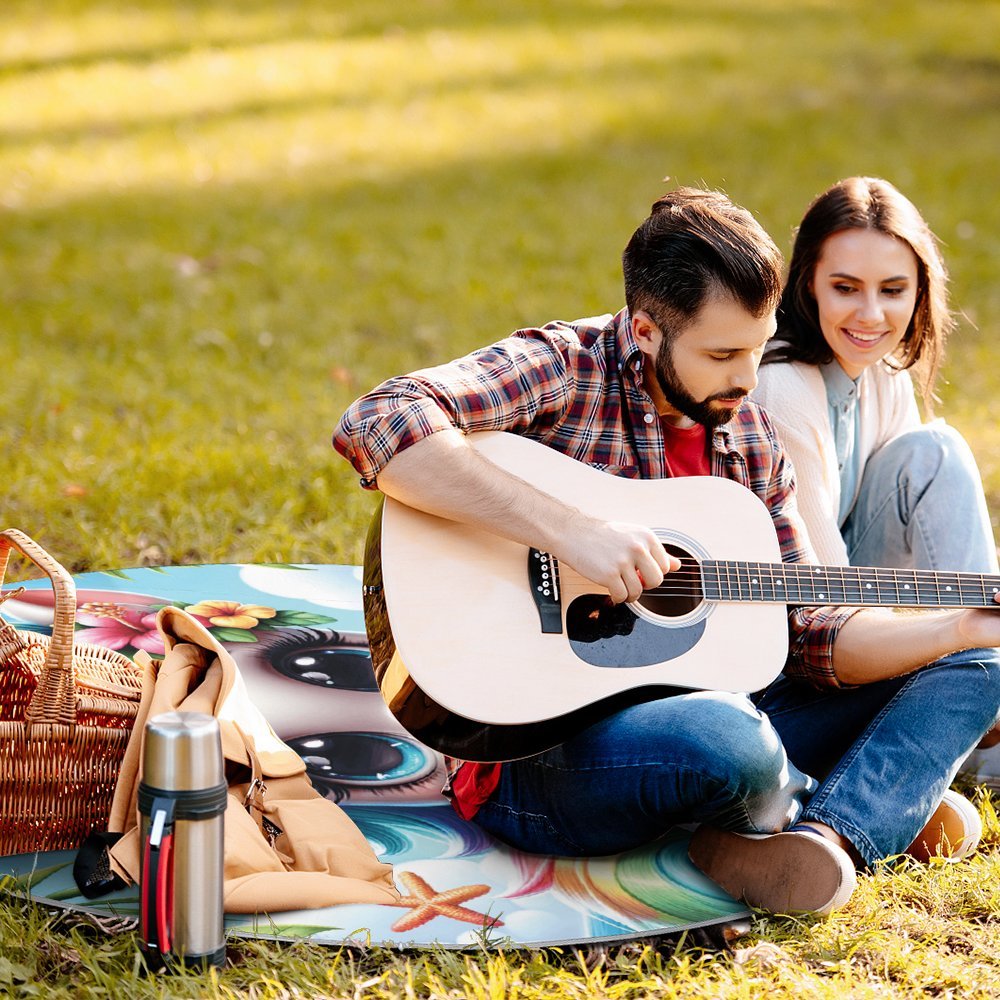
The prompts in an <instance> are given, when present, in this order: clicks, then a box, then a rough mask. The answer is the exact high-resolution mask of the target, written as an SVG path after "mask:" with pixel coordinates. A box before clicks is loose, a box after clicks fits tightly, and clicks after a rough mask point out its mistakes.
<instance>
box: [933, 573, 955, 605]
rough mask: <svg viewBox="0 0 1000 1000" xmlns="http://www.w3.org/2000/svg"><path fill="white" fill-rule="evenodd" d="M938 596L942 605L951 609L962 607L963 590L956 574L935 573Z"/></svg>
mask: <svg viewBox="0 0 1000 1000" xmlns="http://www.w3.org/2000/svg"><path fill="white" fill-rule="evenodd" d="M934 575H935V577H936V578H937V587H938V595H939V597H940V601H941V603H942V604H944V605H947V606H949V607H955V606H959V607H960V606H961V604H962V590H961V583H960V582H959V579H958V575H957V574H956V573H935V574H934Z"/></svg>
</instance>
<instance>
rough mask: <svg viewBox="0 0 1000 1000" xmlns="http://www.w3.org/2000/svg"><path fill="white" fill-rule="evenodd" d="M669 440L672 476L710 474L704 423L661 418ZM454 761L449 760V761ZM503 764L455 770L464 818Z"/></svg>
mask: <svg viewBox="0 0 1000 1000" xmlns="http://www.w3.org/2000/svg"><path fill="white" fill-rule="evenodd" d="M660 426H661V427H662V428H663V437H664V440H665V441H666V448H665V451H666V455H665V461H666V464H667V470H668V471H669V473H670V477H671V478H675V477H681V476H708V475H711V465H710V463H709V457H708V444H709V437H708V431H707V430H706V428H705V427H704V426H703V425H702V424H695V425H694V426H693V427H675V426H673V424H668V423H667V422H666V421H665V420H663V419H662V418H661V420H660ZM450 763H451V761H449V764H450ZM502 767H503V764H478V763H472V762H471V761H470V762H467V763H464V764H462V765H461V766H460V767H459V768H458V770H457V771H456V772H454V774H453V776H452V780H451V804H452V808H453V809H454V810H455V812H457V813H458V815H459V816H461V817H462V819H472V817H473V816H475V815H476V813H477V812H478V811H479V807H480V806H481V805H482V804H483V803H484V802H485V801H486V800H487V799H488V798H489V797H490V796H491V795H492V794H493V792H494V791H495V790H496V787H497V785H498V784H499V783H500V769H501V768H502Z"/></svg>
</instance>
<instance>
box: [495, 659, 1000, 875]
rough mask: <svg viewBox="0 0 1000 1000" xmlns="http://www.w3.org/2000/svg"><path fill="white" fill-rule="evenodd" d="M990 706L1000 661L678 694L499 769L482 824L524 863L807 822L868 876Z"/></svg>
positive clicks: (901, 842) (995, 698)
mask: <svg viewBox="0 0 1000 1000" xmlns="http://www.w3.org/2000/svg"><path fill="white" fill-rule="evenodd" d="M754 701H756V705H755V704H754ZM998 704H1000V656H998V654H997V651H996V650H967V651H965V652H963V653H956V654H953V655H952V656H949V657H946V658H944V659H943V660H939V661H938V662H937V663H934V664H931V665H930V666H928V667H924V668H923V669H922V670H919V671H916V672H915V673H912V674H908V675H906V676H905V677H900V678H894V679H892V680H888V681H880V682H877V683H874V684H867V685H863V686H861V687H856V688H847V689H833V688H831V689H825V690H819V689H816V688H813V687H811V686H809V685H806V684H802V683H800V682H797V681H791V680H788V679H787V678H780V679H779V680H777V681H775V682H774V683H773V684H771V685H770V686H769V687H768V688H767V689H766V690H765V691H764V692H762V693H760V694H759V695H758V696H756V698H755V699H753V700H751V699H750V698H748V697H747V696H745V695H736V694H726V693H718V692H698V693H685V694H679V695H675V696H673V697H669V698H663V699H660V700H658V701H652V702H648V703H646V704H642V705H636V706H633V707H631V708H628V709H626V710H625V711H622V712H619V713H618V714H616V715H614V716H611V717H610V718H608V719H605V720H603V721H602V722H600V723H598V724H596V725H594V726H591V727H590V728H589V729H587V730H585V731H584V732H582V733H580V734H579V735H577V736H575V737H574V738H572V739H571V740H569V741H568V742H566V743H564V744H562V745H561V746H558V747H555V748H554V749H552V750H548V751H546V752H545V753H543V754H539V755H538V756H535V757H529V758H527V759H525V760H520V761H513V762H510V763H508V764H505V765H504V767H503V771H502V776H501V780H500V784H499V786H498V788H497V789H496V791H495V792H494V793H493V795H492V796H491V798H490V799H489V800H488V801H487V802H486V803H485V804H484V805H483V807H482V808H481V809H480V811H479V813H478V814H477V816H476V822H477V823H478V824H479V825H480V826H482V827H483V828H484V829H486V830H488V831H489V832H490V833H492V834H494V835H495V836H497V837H499V838H500V839H501V840H503V841H506V842H507V843H510V844H513V845H514V846H515V847H518V848H520V849H521V850H524V851H529V852H533V853H538V854H556V855H571V856H573V855H575V856H582V855H596V854H612V853H618V852H620V851H625V850H630V849H632V848H635V847H638V846H640V845H642V844H645V843H648V842H649V841H651V840H654V839H655V838H656V837H658V836H660V835H661V834H663V833H665V832H666V831H667V830H668V829H670V827H672V826H674V825H677V824H683V823H710V824H712V825H714V826H720V827H724V828H726V829H730V830H736V831H737V832H742V833H770V832H775V831H778V830H781V829H784V828H785V827H786V826H788V825H789V824H790V823H792V822H794V821H795V820H797V819H799V818H800V817H801V818H803V819H812V820H818V821H820V822H823V823H826V824H827V825H829V826H831V827H833V829H835V830H837V831H838V832H839V833H841V834H843V835H844V836H845V837H847V838H848V840H850V841H851V843H852V844H853V845H854V846H855V848H856V849H857V851H858V853H859V854H860V856H861V857H862V858H863V859H864V861H865V862H866V863H868V864H873V863H874V862H876V861H878V860H879V859H881V858H885V857H887V856H889V855H892V854H899V853H902V852H903V851H904V850H905V849H906V848H907V847H908V846H909V845H910V843H911V842H912V841H913V840H914V838H915V837H916V835H917V833H919V832H920V830H921V829H922V827H923V826H924V824H925V823H926V822H927V820H928V818H929V817H930V815H931V813H932V812H933V811H934V809H935V808H936V806H937V804H938V802H939V801H940V799H941V796H942V795H943V793H944V791H945V789H946V788H947V787H948V785H949V784H950V783H951V780H952V779H953V778H954V776H955V772H956V770H957V768H958V764H959V762H960V761H961V760H962V758H963V757H964V756H965V755H966V754H967V753H968V752H969V750H971V749H972V747H974V746H975V745H976V743H977V742H978V740H979V739H980V738H981V736H982V734H983V733H984V732H985V731H986V730H987V729H989V728H990V726H991V725H992V722H993V719H994V717H995V715H996V712H997V705H998ZM817 778H818V779H820V780H818V781H817V780H816V779H817Z"/></svg>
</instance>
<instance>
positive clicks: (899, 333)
mask: <svg viewBox="0 0 1000 1000" xmlns="http://www.w3.org/2000/svg"><path fill="white" fill-rule="evenodd" d="M951 326H952V319H951V316H950V314H949V312H948V306H947V293H946V271H945V266H944V262H943V261H942V259H941V256H940V253H939V251H938V246H937V241H936V239H935V237H934V235H933V233H932V232H931V230H930V229H929V227H928V226H927V223H926V222H925V221H924V220H923V218H922V217H921V215H920V213H919V212H918V211H917V209H916V208H915V206H914V205H913V204H912V202H910V201H909V200H908V199H907V198H905V197H904V196H903V195H902V194H901V193H900V192H899V191H898V190H897V189H896V188H895V187H893V186H892V185H891V184H890V183H888V182H887V181H884V180H880V179H877V178H870V177H852V178H848V179H847V180H844V181H841V182H840V183H838V184H835V185H834V186H833V187H831V188H830V189H829V190H828V191H826V192H824V193H823V194H822V195H820V196H819V197H818V198H817V199H816V200H815V201H814V202H813V203H812V205H811V206H810V207H809V209H808V211H807V212H806V214H805V216H804V218H803V220H802V224H801V226H800V227H799V231H798V235H797V237H796V241H795V248H794V250H793V253H792V260H791V263H790V264H789V271H788V280H787V282H786V285H785V290H784V293H783V295H782V301H781V306H780V308H779V310H778V333H777V337H776V339H775V342H774V345H773V346H772V348H771V349H770V350H769V352H768V354H767V355H766V356H765V358H764V363H763V364H762V366H761V370H760V381H759V385H758V388H757V390H756V399H757V401H758V402H760V403H762V404H763V405H764V406H765V408H766V409H767V410H768V412H769V413H770V415H771V417H772V419H773V420H774V422H775V424H776V426H777V429H778V433H779V435H780V437H781V439H782V441H783V442H784V444H785V447H786V449H787V451H788V453H789V454H790V456H791V458H792V463H793V465H794V466H795V469H796V473H797V482H798V496H799V506H800V509H801V512H802V515H803V518H804V520H805V522H806V525H807V527H808V529H809V536H810V539H811V541H812V543H813V546H814V548H815V550H816V554H817V555H818V557H819V559H820V561H821V562H824V563H838V564H847V563H850V564H851V565H853V566H886V567H894V568H899V569H929V570H954V571H965V572H972V573H996V572H997V550H996V544H995V542H994V539H993V532H992V527H991V525H990V519H989V514H988V513H987V509H986V501H985V498H984V496H983V487H982V482H981V480H980V475H979V470H978V468H977V466H976V462H975V459H974V458H973V456H972V452H971V451H970V449H969V447H968V445H967V444H966V443H965V441H964V439H963V438H962V437H961V435H959V434H958V432H957V431H955V430H953V429H952V428H950V427H949V426H948V425H947V424H945V423H944V422H943V421H940V420H936V421H933V422H932V423H929V424H921V422H920V417H919V414H918V411H917V405H916V400H915V397H914V389H913V382H912V380H911V378H910V374H909V373H910V371H911V370H912V371H914V372H916V373H917V374H918V381H919V384H920V386H921V388H922V394H923V399H924V403H925V404H929V403H930V400H931V399H932V398H933V389H934V379H935V376H936V373H937V369H938V366H939V364H940V362H941V358H942V354H943V349H944V341H945V338H946V335H947V333H948V332H949V331H950V329H951ZM970 749H971V748H970ZM991 766H992V768H993V769H994V772H995V773H998V774H1000V770H997V768H1000V762H997V763H996V764H994V765H991Z"/></svg>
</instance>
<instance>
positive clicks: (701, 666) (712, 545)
mask: <svg viewBox="0 0 1000 1000" xmlns="http://www.w3.org/2000/svg"><path fill="white" fill-rule="evenodd" d="M469 441H470V443H471V444H472V445H473V447H475V448H476V449H477V450H478V451H480V452H481V453H482V454H483V455H485V456H486V457H487V458H489V459H490V460H491V461H492V462H494V463H495V464H497V465H499V466H501V467H502V468H504V469H506V470H508V471H510V472H512V473H514V474H515V475H517V476H520V477H521V478H522V479H525V480H527V481H528V482H530V483H532V484H534V485H535V486H537V487H538V488H539V489H541V490H544V491H545V492H547V493H550V494H552V495H553V496H555V497H557V498H559V499H561V500H564V501H566V502H567V503H569V504H572V505H573V506H575V507H577V508H578V509H580V510H582V511H584V512H585V513H587V514H590V515H592V516H595V517H598V518H603V519H605V520H615V521H631V522H635V523H639V524H646V525H648V526H649V527H650V528H652V530H653V531H654V532H655V533H656V535H657V536H658V537H659V538H660V540H661V541H662V542H663V544H664V545H665V546H666V548H667V549H668V551H670V552H671V553H673V554H674V555H676V556H678V557H679V558H680V560H681V568H680V569H679V570H677V571H675V572H672V573H668V574H667V575H666V576H665V578H664V580H663V583H662V585H660V586H659V587H654V588H650V589H649V590H646V591H645V592H644V593H643V594H642V596H641V597H640V598H639V599H638V600H637V601H635V602H633V603H629V604H619V605H614V604H612V603H611V601H610V598H609V597H608V594H607V592H606V591H604V590H603V589H602V588H600V587H598V586H597V585H596V584H593V583H591V582H590V581H589V580H587V579H585V578H584V577H582V576H580V575H579V574H578V573H576V572H575V571H574V570H572V569H571V568H570V567H569V566H565V565H559V563H558V561H557V560H556V559H554V558H553V557H552V556H551V555H549V554H548V553H546V552H540V551H538V550H537V549H532V548H528V547H526V546H523V545H519V544H517V543H515V542H510V541H507V540H506V539H504V538H501V537H499V536H497V535H494V534H492V533H489V532H483V531H479V530H476V529H474V528H470V527H468V526H466V525H463V524H459V523H456V522H454V521H449V520H446V519H443V518H440V517H435V516H432V515H429V514H425V513H422V512H421V511H418V510H414V509H413V508H410V507H407V506H406V505H404V504H401V503H399V502H397V501H394V500H393V499H392V498H390V497H386V498H384V500H383V503H382V504H381V506H380V508H379V510H378V511H376V514H375V517H374V518H373V521H372V524H371V528H370V530H369V534H368V540H367V545H366V552H365V566H364V588H363V593H364V606H365V624H366V627H367V631H368V639H369V643H370V645H371V654H372V663H373V666H374V668H375V675H376V678H377V680H378V683H379V687H380V689H381V691H382V696H383V697H384V698H385V701H386V703H387V704H388V706H389V708H390V710H391V711H392V713H393V714H394V715H395V717H396V718H397V719H398V720H399V722H400V724H401V725H402V726H403V727H404V728H405V729H407V730H408V731H409V732H410V733H412V734H413V735H414V736H415V737H416V738H417V739H418V740H420V741H421V742H422V743H424V744H426V745H427V746H430V747H432V748H434V749H436V750H439V751H440V752H442V753H445V754H448V755H450V756H454V757H460V758H462V759H464V760H479V761H495V760H512V759H515V758H518V757H525V756H530V755H532V754H535V753H539V752H541V751H542V750H545V749H547V748H549V747H551V746H555V745H556V744H558V743H561V742H564V741H565V740H566V739H568V738H569V737H570V736H572V735H573V734H574V733H576V732H579V731H580V730H581V729H582V728H584V727H585V726H588V725H590V724H592V723H593V722H595V721H597V720H599V719H601V718H603V717H605V716H607V715H608V714H609V713H611V712H615V711H618V710H620V709H621V708H623V707H625V706H628V705H631V704H635V703H637V702H640V701H646V700H650V699H653V698H660V697H664V696H665V695H668V694H670V693H675V692H677V691H678V690H691V689H699V690H725V691H756V690H759V689H760V688H763V687H765V686H766V685H767V684H768V683H769V682H770V681H772V680H773V679H774V678H775V677H776V676H777V675H778V674H779V673H780V672H781V669H782V666H783V665H784V662H785V659H786V656H787V653H788V619H787V612H788V605H827V604H832V605H851V606H892V607H914V608H916V607H920V608H943V607H961V608H972V607H977V608H982V607H996V604H995V603H994V595H995V594H996V593H997V591H998V590H1000V577H998V576H983V575H980V574H974V573H961V574H958V573H942V572H931V571H924V570H896V569H881V568H858V567H852V566H816V565H812V564H807V563H783V562H782V561H781V553H780V550H779V546H778V539H777V535H776V533H775V529H774V525H773V522H772V520H771V515H770V514H769V512H768V510H767V508H766V507H765V505H764V504H763V502H762V501H761V500H760V499H759V498H758V497H757V496H756V495H755V494H754V493H752V492H750V491H749V490H747V489H745V488H744V487H743V486H740V485H739V484H737V483H734V482H732V481H731V480H727V479H721V478H719V477H714V476H705V477H686V478H680V479H647V480H634V479H623V478H621V477H617V476H613V475H609V474H607V473H605V472H602V471H599V470H597V469H593V468H591V467H589V466H587V465H584V464H583V463H581V462H577V461H575V460H574V459H571V458H568V457H567V456H565V455H562V454H561V453H559V452H556V451H554V450H553V449H551V448H547V447H545V446H544V445H541V444H538V443H537V442H533V441H530V440H528V439H527V438H523V437H519V436H517V435H513V434H506V433H500V432H488V433H480V434H473V435H471V436H470V437H469Z"/></svg>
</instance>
